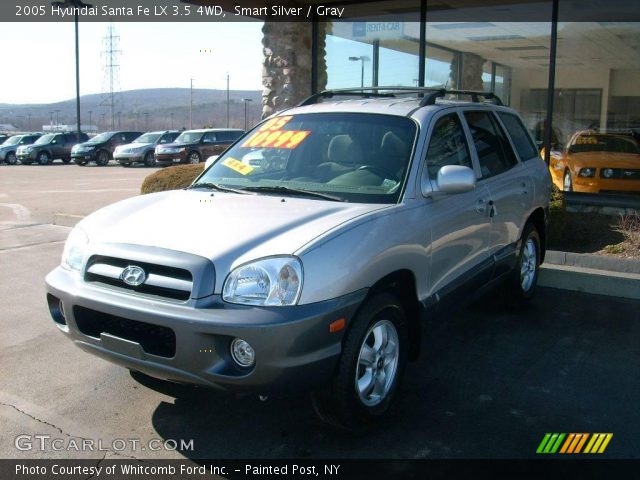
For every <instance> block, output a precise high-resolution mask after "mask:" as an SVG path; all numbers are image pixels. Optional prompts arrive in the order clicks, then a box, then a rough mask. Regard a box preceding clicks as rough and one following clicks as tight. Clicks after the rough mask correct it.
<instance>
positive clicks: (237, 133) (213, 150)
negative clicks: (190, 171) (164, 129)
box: [156, 128, 244, 163]
mask: <svg viewBox="0 0 640 480" xmlns="http://www.w3.org/2000/svg"><path fill="white" fill-rule="evenodd" d="M243 134H244V131H243V130H238V129H233V128H214V129H203V130H187V131H184V132H182V133H181V134H180V136H179V137H178V138H176V140H175V142H173V143H170V144H168V145H161V146H158V147H157V148H156V161H158V162H171V163H200V162H201V161H202V159H203V158H204V159H206V158H208V157H210V156H211V155H220V154H221V153H222V152H224V151H225V150H226V149H227V148H228V147H229V145H231V144H232V143H233V142H235V141H236V140H237V139H238V138H240V137H241V136H242V135H243Z"/></svg>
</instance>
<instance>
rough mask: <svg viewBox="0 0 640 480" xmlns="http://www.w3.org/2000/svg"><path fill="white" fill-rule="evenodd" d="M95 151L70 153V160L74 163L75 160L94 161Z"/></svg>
mask: <svg viewBox="0 0 640 480" xmlns="http://www.w3.org/2000/svg"><path fill="white" fill-rule="evenodd" d="M95 153H96V152H95V151H93V150H92V151H90V152H72V153H71V160H73V161H74V162H75V161H76V160H84V161H86V162H92V161H94V160H95V158H94V157H95Z"/></svg>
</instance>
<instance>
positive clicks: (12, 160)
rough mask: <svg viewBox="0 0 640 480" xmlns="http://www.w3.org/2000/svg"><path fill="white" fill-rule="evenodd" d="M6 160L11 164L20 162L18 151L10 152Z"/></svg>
mask: <svg viewBox="0 0 640 480" xmlns="http://www.w3.org/2000/svg"><path fill="white" fill-rule="evenodd" d="M4 161H5V162H7V164H9V165H16V164H17V163H18V157H16V152H9V153H7V155H6V156H5V157H4Z"/></svg>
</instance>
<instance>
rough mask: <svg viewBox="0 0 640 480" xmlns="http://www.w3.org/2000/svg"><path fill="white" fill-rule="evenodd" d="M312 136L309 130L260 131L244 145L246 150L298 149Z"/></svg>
mask: <svg viewBox="0 0 640 480" xmlns="http://www.w3.org/2000/svg"><path fill="white" fill-rule="evenodd" d="M310 134H311V132H310V131H308V130H275V131H271V130H264V131H258V132H256V133H255V134H254V135H252V136H251V137H249V139H248V140H247V141H246V142H244V143H243V144H242V146H243V147H245V148H251V147H261V148H289V149H294V148H297V147H298V146H299V145H300V144H301V143H302V141H303V140H304V139H305V138H307V137H308V136H309V135H310Z"/></svg>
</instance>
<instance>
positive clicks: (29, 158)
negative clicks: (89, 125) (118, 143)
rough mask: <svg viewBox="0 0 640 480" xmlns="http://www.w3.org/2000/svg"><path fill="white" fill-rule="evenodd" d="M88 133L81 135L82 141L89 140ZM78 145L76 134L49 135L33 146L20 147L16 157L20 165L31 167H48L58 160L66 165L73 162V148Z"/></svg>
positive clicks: (39, 139) (42, 137)
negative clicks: (33, 165) (36, 164)
mask: <svg viewBox="0 0 640 480" xmlns="http://www.w3.org/2000/svg"><path fill="white" fill-rule="evenodd" d="M88 138H89V137H88V136H87V134H86V133H81V134H80V141H81V142H84V141H86V140H87V139H88ZM76 143H78V134H77V133H76V132H65V133H47V134H46V135H43V136H41V137H40V138H38V140H36V141H35V142H34V143H33V144H32V145H23V146H21V147H18V150H17V152H16V155H17V157H18V160H19V161H20V163H23V164H25V165H30V164H32V163H33V162H38V163H39V164H40V165H48V164H50V163H52V162H53V161H54V160H56V159H60V160H62V161H63V162H64V163H69V162H70V161H71V148H72V147H73V146H74V145H75V144H76Z"/></svg>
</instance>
